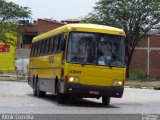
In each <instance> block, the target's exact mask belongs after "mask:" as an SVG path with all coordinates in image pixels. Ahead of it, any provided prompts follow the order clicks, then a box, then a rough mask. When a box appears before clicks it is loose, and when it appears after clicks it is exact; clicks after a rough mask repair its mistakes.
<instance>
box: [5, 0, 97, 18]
mask: <svg viewBox="0 0 160 120" xmlns="http://www.w3.org/2000/svg"><path fill="white" fill-rule="evenodd" d="M7 1H8V2H10V1H12V2H14V3H16V4H19V5H21V6H23V7H29V8H30V10H31V11H32V18H33V19H35V20H36V19H38V18H49V19H50V18H52V19H55V20H59V21H60V20H65V19H77V18H80V17H84V16H86V15H87V14H88V13H89V12H92V11H93V7H94V6H95V2H97V1H98V0H7Z"/></svg>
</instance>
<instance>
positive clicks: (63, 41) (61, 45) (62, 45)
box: [59, 34, 65, 51]
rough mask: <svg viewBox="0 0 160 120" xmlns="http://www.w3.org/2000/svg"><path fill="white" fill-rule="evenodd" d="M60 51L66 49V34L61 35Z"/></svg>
mask: <svg viewBox="0 0 160 120" xmlns="http://www.w3.org/2000/svg"><path fill="white" fill-rule="evenodd" d="M59 41H60V42H59V51H64V49H65V39H64V34H61V35H60V36H59Z"/></svg>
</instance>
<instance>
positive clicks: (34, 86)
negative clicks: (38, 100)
mask: <svg viewBox="0 0 160 120" xmlns="http://www.w3.org/2000/svg"><path fill="white" fill-rule="evenodd" d="M32 80H33V95H34V96H37V85H36V80H35V77H33V79H32Z"/></svg>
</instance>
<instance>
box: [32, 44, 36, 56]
mask: <svg viewBox="0 0 160 120" xmlns="http://www.w3.org/2000/svg"><path fill="white" fill-rule="evenodd" d="M36 53H37V42H36V43H35V46H34V53H33V56H36Z"/></svg>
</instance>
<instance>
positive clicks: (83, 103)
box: [28, 94, 119, 108]
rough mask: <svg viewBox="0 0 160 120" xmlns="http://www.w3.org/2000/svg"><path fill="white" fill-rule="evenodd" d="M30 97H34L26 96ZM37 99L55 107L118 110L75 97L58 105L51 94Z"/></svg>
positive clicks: (112, 106) (111, 106)
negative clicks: (50, 103)
mask: <svg viewBox="0 0 160 120" xmlns="http://www.w3.org/2000/svg"><path fill="white" fill-rule="evenodd" d="M28 96H30V97H35V96H34V95H33V94H28ZM35 98H37V99H41V100H44V101H46V102H52V103H53V104H55V105H57V106H66V107H96V108H98V107H99V108H119V107H118V106H114V105H111V104H110V105H108V106H107V105H103V104H102V103H99V102H96V101H91V100H88V99H81V98H76V97H69V98H67V100H66V102H65V104H59V103H58V102H57V98H56V96H55V95H52V94H47V95H46V96H45V97H43V98H38V97H35Z"/></svg>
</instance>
